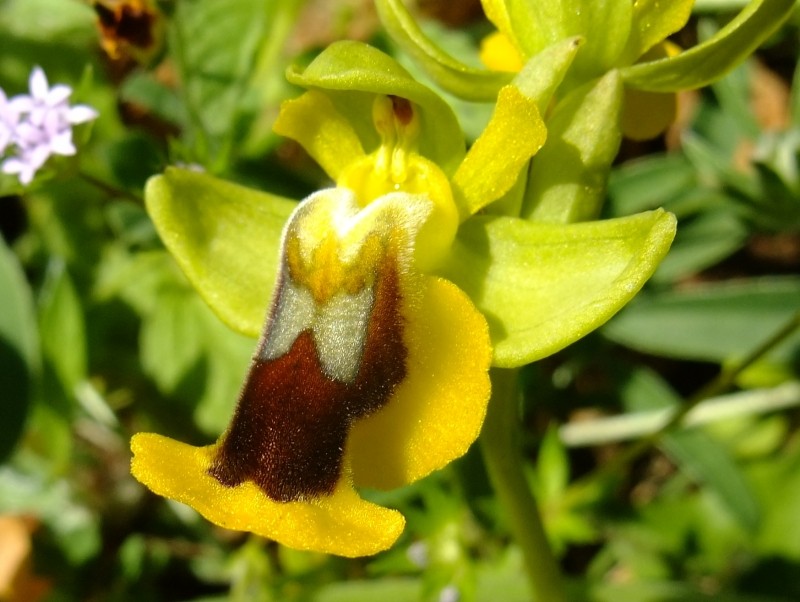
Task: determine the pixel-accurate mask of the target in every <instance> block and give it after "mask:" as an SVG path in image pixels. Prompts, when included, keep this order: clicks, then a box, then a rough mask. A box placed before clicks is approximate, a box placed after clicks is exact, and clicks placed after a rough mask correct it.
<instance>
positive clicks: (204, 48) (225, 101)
mask: <svg viewBox="0 0 800 602" xmlns="http://www.w3.org/2000/svg"><path fill="white" fill-rule="evenodd" d="M266 16H267V11H266V2H265V0H256V1H253V0H233V1H231V2H224V3H219V2H194V3H191V4H186V3H179V4H177V10H176V14H175V18H174V19H173V20H172V25H173V32H172V33H173V40H172V41H173V47H174V48H176V49H179V50H180V52H179V53H178V57H179V58H178V61H179V63H178V66H179V68H180V69H181V70H182V71H183V73H182V77H183V80H184V82H183V83H184V85H185V93H184V97H185V100H186V103H187V105H188V112H189V113H190V114H191V113H194V114H195V116H196V117H197V118H199V120H200V124H199V125H200V126H201V127H202V128H203V129H204V130H205V132H204V133H205V134H207V135H210V136H213V137H217V138H220V139H224V138H227V137H230V136H231V133H232V131H233V130H234V128H233V125H234V121H235V119H236V116H237V114H238V112H239V111H240V110H241V108H242V105H243V100H244V92H245V86H246V84H247V83H248V80H249V78H250V74H251V70H252V68H253V65H254V62H255V56H256V52H257V50H258V48H259V44H260V41H261V39H262V37H263V32H264V25H265V22H266ZM210 24H213V27H212V26H210Z"/></svg>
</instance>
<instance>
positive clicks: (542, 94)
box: [512, 36, 586, 115]
mask: <svg viewBox="0 0 800 602" xmlns="http://www.w3.org/2000/svg"><path fill="white" fill-rule="evenodd" d="M585 41H586V40H585V38H581V37H579V36H575V37H572V38H567V39H566V40H561V41H560V42H557V43H555V44H553V45H552V46H548V47H547V48H545V49H544V50H542V51H541V52H540V53H538V54H537V55H536V56H534V57H532V58H531V60H529V61H528V62H527V63H526V64H525V66H524V67H523V68H522V70H521V71H520V72H519V73H518V74H517V76H516V77H515V78H514V81H513V84H512V85H514V86H516V87H517V88H519V91H520V92H522V93H523V94H524V95H525V96H527V97H528V98H531V99H533V100H535V101H536V106H537V107H538V109H539V113H541V114H542V115H545V114H547V109H548V108H549V106H550V101H551V100H552V98H553V95H554V94H555V91H556V89H557V88H558V86H559V85H560V84H561V82H562V80H563V79H564V76H565V75H566V74H567V70H568V69H569V67H570V65H572V62H573V60H575V55H576V54H577V53H578V50H580V48H581V46H583V45H584V42H585Z"/></svg>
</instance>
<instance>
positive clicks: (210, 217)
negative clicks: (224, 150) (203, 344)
mask: <svg viewBox="0 0 800 602" xmlns="http://www.w3.org/2000/svg"><path fill="white" fill-rule="evenodd" d="M145 203H146V206H147V211H148V213H149V214H150V217H151V218H152V219H153V222H154V223H155V226H156V229H157V230H158V233H159V235H160V236H161V239H162V240H163V241H164V244H165V245H166V247H167V249H168V250H169V251H170V253H171V254H172V256H173V257H174V258H175V259H176V261H177V262H178V265H179V266H180V267H181V269H182V270H183V272H184V273H185V274H186V276H187V278H188V279H189V281H190V282H191V283H192V285H193V286H194V287H195V289H197V291H198V292H199V293H200V295H201V296H202V297H203V299H204V300H205V301H206V303H208V305H209V306H210V307H211V309H213V310H214V312H215V313H216V314H217V315H218V316H219V317H220V319H221V320H222V321H223V322H225V323H226V324H227V325H228V326H230V327H231V328H233V329H234V330H236V331H238V332H241V333H242V334H245V335H248V336H253V337H256V336H258V335H259V333H260V332H261V328H262V326H263V324H264V316H265V313H266V310H267V307H268V305H269V302H270V299H271V295H272V289H273V287H274V284H275V277H276V275H277V271H278V255H279V251H280V243H281V234H282V232H283V226H284V224H285V223H286V220H287V218H288V217H289V214H290V213H291V212H292V211H293V210H294V208H295V207H296V205H297V203H295V202H294V201H291V200H289V199H285V198H282V197H279V196H277V195H273V194H267V193H265V192H259V191H257V190H253V189H251V188H245V187H244V186H238V185H236V184H232V183H230V182H225V181H224V180H219V179H217V178H214V177H212V176H209V175H207V174H203V173H197V172H193V171H188V170H183V169H177V168H170V169H167V171H166V172H164V174H163V175H160V176H155V177H153V178H150V180H148V182H147V186H146V188H145Z"/></svg>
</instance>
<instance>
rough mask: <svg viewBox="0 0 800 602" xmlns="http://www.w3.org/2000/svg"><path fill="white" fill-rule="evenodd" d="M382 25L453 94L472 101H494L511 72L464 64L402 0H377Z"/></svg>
mask: <svg viewBox="0 0 800 602" xmlns="http://www.w3.org/2000/svg"><path fill="white" fill-rule="evenodd" d="M375 7H376V8H377V9H378V15H379V16H380V19H381V22H382V23H383V26H384V27H385V28H386V31H388V32H389V35H390V36H391V37H392V40H394V41H395V42H396V43H397V44H399V45H400V47H401V48H402V49H403V50H404V51H405V52H407V53H408V54H409V55H410V56H411V57H412V58H413V59H414V60H415V61H416V62H417V63H418V64H419V65H420V66H421V67H422V69H423V70H424V71H425V72H426V73H427V74H428V76H429V77H430V78H431V79H432V80H433V81H435V82H436V83H437V84H438V85H440V86H441V87H442V88H443V89H444V90H447V91H448V92H450V93H451V94H454V95H455V96H458V97H459V98H464V99H467V100H473V101H491V100H494V97H495V96H496V95H497V92H498V91H499V90H500V88H502V87H503V86H504V85H506V84H507V83H509V82H510V81H511V77H512V76H511V74H509V73H501V72H497V71H489V70H487V69H477V68H475V67H470V66H469V65H465V64H464V63H462V62H461V61H459V60H457V59H455V58H453V57H452V56H450V55H449V54H447V53H446V52H444V51H443V50H442V49H441V48H439V47H438V46H437V45H436V44H435V43H434V42H433V41H432V40H431V39H430V38H429V37H428V36H426V35H425V33H424V32H423V31H422V30H421V29H420V27H419V25H417V23H416V21H415V20H414V18H413V17H412V16H411V14H410V13H409V12H408V9H407V8H406V7H405V5H404V4H403V2H402V0H377V1H376V2H375Z"/></svg>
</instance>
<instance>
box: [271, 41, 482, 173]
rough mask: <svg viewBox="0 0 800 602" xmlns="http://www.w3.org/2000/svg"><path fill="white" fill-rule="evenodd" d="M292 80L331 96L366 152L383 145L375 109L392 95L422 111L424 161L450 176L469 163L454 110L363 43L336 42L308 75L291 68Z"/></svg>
mask: <svg viewBox="0 0 800 602" xmlns="http://www.w3.org/2000/svg"><path fill="white" fill-rule="evenodd" d="M286 77H287V78H288V80H289V81H290V82H292V83H293V84H296V85H298V86H302V87H304V88H317V89H319V90H323V91H324V92H325V93H326V94H328V96H329V97H330V99H331V100H332V102H333V103H334V105H335V107H336V109H337V111H339V112H340V113H341V114H342V115H344V116H345V117H347V118H348V119H349V121H350V123H351V124H352V125H353V127H354V129H355V130H356V132H357V133H358V135H359V138H360V139H361V141H362V142H363V144H364V150H365V151H366V152H371V151H372V150H374V149H375V148H377V146H378V145H379V143H380V139H379V138H378V134H377V132H376V131H375V126H374V124H373V121H372V105H373V101H374V98H375V95H376V94H386V95H393V96H401V97H403V98H407V99H408V100H410V101H412V102H413V103H415V104H416V105H417V107H418V108H419V109H420V139H419V152H420V154H421V155H424V156H425V157H427V158H428V159H430V160H431V161H433V162H434V163H436V164H437V165H439V166H440V167H441V168H442V169H443V170H444V171H445V172H446V173H448V174H451V173H453V171H455V169H456V167H458V164H459V163H461V160H462V159H463V157H464V153H465V147H466V144H465V141H464V134H463V133H462V131H461V126H460V125H459V123H458V119H457V118H456V116H455V113H453V110H452V109H451V108H450V106H449V105H448V104H447V103H446V102H445V101H444V100H442V99H441V98H440V97H439V96H438V95H437V94H436V93H434V92H433V91H432V90H430V89H429V88H427V87H426V86H423V85H422V84H420V83H419V82H417V81H416V80H415V79H414V78H413V77H412V76H411V74H409V73H408V71H406V70H405V69H403V67H401V66H400V64H399V63H397V61H395V60H394V59H393V58H391V57H390V56H389V55H387V54H384V53H383V52H381V51H380V50H378V49H376V48H373V47H371V46H368V45H366V44H363V43H361V42H353V41H341V42H335V43H333V44H331V45H330V46H328V47H327V48H326V49H325V50H324V51H322V53H321V54H320V55H319V56H317V57H316V58H315V59H314V60H313V61H312V62H311V64H309V65H308V67H306V68H305V69H304V70H301V69H299V68H298V67H296V66H294V67H290V68H289V69H288V70H287V72H286Z"/></svg>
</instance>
